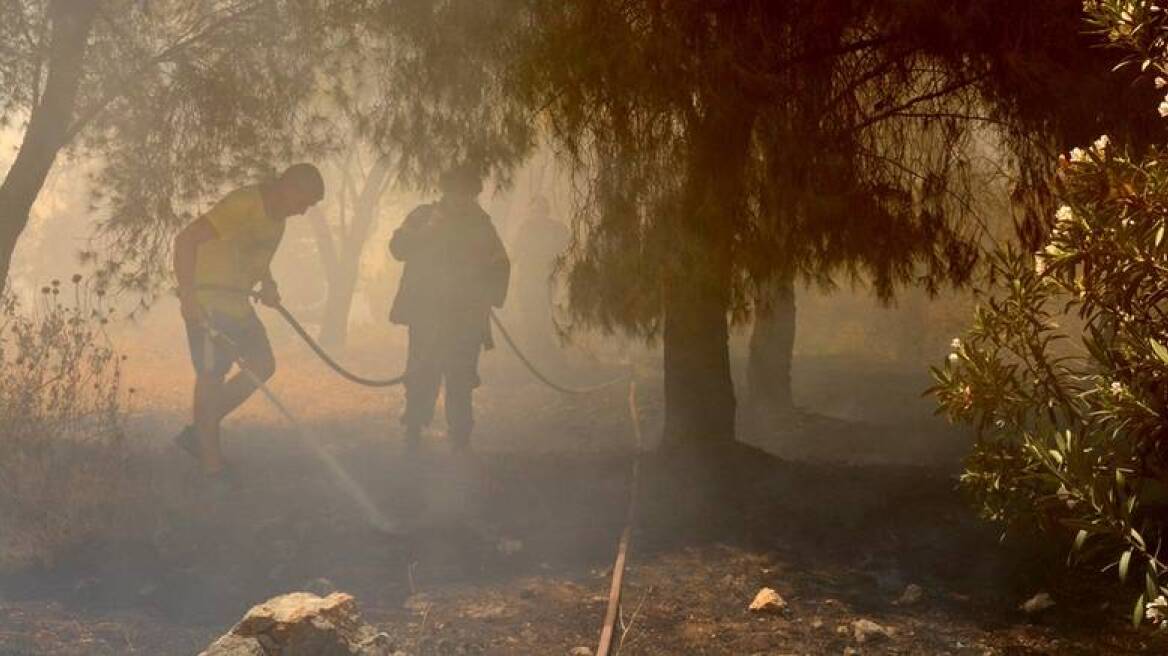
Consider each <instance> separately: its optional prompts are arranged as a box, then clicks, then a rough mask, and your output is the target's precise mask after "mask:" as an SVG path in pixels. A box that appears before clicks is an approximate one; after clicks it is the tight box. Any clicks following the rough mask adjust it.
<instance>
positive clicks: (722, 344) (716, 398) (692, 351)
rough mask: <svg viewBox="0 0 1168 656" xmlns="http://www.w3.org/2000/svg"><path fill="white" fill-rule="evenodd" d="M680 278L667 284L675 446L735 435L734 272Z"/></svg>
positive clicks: (668, 381)
mask: <svg viewBox="0 0 1168 656" xmlns="http://www.w3.org/2000/svg"><path fill="white" fill-rule="evenodd" d="M696 277H697V276H694V277H691V278H687V279H684V280H678V281H676V282H674V283H672V284H669V285H668V286H667V288H666V290H665V330H664V333H663V342H664V350H665V353H664V355H665V435H664V438H665V440H666V443H667V444H668V445H669V446H686V445H689V446H693V445H698V444H709V443H711V442H724V441H727V440H733V439H734V415H735V409H736V403H735V399H734V382H733V379H732V378H731V376H730V352H729V345H728V339H729V330H728V326H727V319H726V313H727V310H728V304H727V296H728V287H729V284H730V278H729V276H728V275H726V276H723V275H719V272H711V275H704V276H701V277H702V278H704V280H700V281H698V280H694V279H693V278H696Z"/></svg>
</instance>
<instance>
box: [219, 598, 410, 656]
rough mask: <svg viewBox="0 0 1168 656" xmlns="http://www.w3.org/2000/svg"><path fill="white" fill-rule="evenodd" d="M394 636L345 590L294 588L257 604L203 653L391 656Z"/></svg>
mask: <svg viewBox="0 0 1168 656" xmlns="http://www.w3.org/2000/svg"><path fill="white" fill-rule="evenodd" d="M393 653H394V649H393V645H392V642H391V640H390V637H389V636H388V635H387V634H385V633H379V632H378V631H377V630H376V629H374V628H373V627H371V626H369V625H368V624H365V623H364V622H363V621H361V616H360V613H359V612H358V611H357V602H356V600H354V599H353V597H352V596H350V595H347V594H344V593H342V592H336V593H333V594H330V595H329V596H327V597H318V596H316V595H314V594H311V593H308V592H293V593H290V594H286V595H281V596H279V597H274V598H272V599H269V600H268V601H265V602H264V603H262V604H260V605H258V606H254V607H252V609H251V610H249V611H248V612H247V614H246V615H244V616H243V619H241V620H240V621H239V623H238V624H236V625H235V626H234V627H232V628H231V630H230V631H229V632H227V634H226V635H224V636H223V637H221V638H219V639H218V640H216V641H215V642H214V643H213V644H212V645H211V646H210V647H208V648H207V649H206V650H205V651H203V652H202V653H201V654H200V655H199V656H265V655H267V654H281V655H282V656H310V655H311V656H392V654H393Z"/></svg>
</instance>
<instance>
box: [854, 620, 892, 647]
mask: <svg viewBox="0 0 1168 656" xmlns="http://www.w3.org/2000/svg"><path fill="white" fill-rule="evenodd" d="M895 635H896V632H895V631H894V630H892V629H890V628H888V627H885V626H880V625H879V624H877V623H875V622H873V621H872V620H868V619H858V620H856V621H855V622H852V637H854V638H855V639H856V642H858V643H860V644H864V643H865V642H876V641H879V640H886V639H890V638H893V637H894V636H895Z"/></svg>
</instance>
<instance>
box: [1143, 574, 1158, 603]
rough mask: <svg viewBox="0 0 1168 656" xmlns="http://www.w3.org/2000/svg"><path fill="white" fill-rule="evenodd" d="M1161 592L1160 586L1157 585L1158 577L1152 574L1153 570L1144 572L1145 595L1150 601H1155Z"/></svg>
mask: <svg viewBox="0 0 1168 656" xmlns="http://www.w3.org/2000/svg"><path fill="white" fill-rule="evenodd" d="M1159 592H1160V586H1159V585H1158V584H1157V583H1156V575H1155V574H1153V573H1152V568H1150V567H1149V568H1148V569H1146V570H1144V595H1145V596H1146V597H1147V598H1148V599H1155V598H1156V597H1157V596H1158V595H1159Z"/></svg>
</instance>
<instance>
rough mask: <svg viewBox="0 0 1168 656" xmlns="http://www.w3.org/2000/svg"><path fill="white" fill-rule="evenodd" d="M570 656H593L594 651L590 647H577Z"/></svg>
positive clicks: (569, 653)
mask: <svg viewBox="0 0 1168 656" xmlns="http://www.w3.org/2000/svg"><path fill="white" fill-rule="evenodd" d="M568 656H592V650H591V649H589V648H588V647H576V648H575V649H573V650H572V651H570V652H568Z"/></svg>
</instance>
